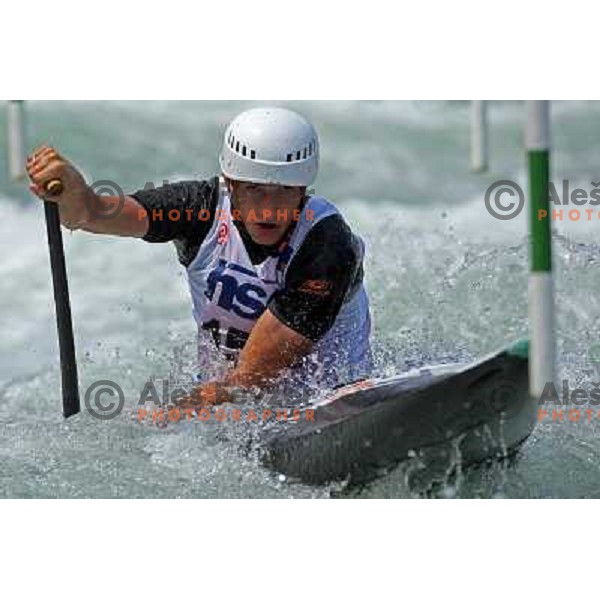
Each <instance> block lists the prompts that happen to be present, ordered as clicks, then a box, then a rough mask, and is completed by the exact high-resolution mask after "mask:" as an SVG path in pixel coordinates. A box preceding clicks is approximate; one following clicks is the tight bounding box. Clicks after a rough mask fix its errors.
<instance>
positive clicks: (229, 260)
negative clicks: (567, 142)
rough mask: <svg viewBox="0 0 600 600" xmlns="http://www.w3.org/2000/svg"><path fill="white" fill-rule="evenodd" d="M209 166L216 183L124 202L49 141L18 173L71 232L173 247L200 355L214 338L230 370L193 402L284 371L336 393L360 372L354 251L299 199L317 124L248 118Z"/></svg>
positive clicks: (276, 116) (362, 345)
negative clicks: (216, 171)
mask: <svg viewBox="0 0 600 600" xmlns="http://www.w3.org/2000/svg"><path fill="white" fill-rule="evenodd" d="M219 162H220V167H221V174H220V176H215V177H213V178H211V179H207V180H196V181H181V182H177V183H172V184H166V185H163V186H162V187H159V188H150V189H144V190H139V191H136V192H133V193H131V194H129V195H124V196H121V197H118V196H117V197H111V196H99V195H96V194H95V192H94V191H93V189H92V188H91V187H90V186H88V185H87V184H86V182H85V180H84V178H83V176H82V175H81V173H80V172H79V171H78V170H77V169H76V167H75V166H74V165H73V164H71V163H70V162H69V161H67V160H66V159H65V158H64V157H62V156H61V155H60V154H59V153H58V152H57V151H56V150H55V149H54V148H51V147H48V146H41V147H39V148H37V149H36V150H35V151H34V152H33V153H32V154H31V155H30V156H29V157H28V160H27V172H28V174H29V178H30V180H31V185H30V189H31V191H32V192H33V193H34V194H36V195H37V196H38V197H39V198H41V199H44V200H50V201H53V202H56V203H58V206H59V212H60V219H61V223H62V224H63V225H64V226H65V227H66V228H68V229H70V230H76V229H82V230H84V231H89V232H92V233H100V234H110V235H119V236H130V237H137V238H141V239H142V240H144V241H146V242H150V243H164V242H173V243H174V245H175V247H176V250H177V254H178V258H179V262H180V263H181V264H182V265H183V267H184V268H185V269H186V271H187V276H188V281H189V286H190V292H191V296H192V304H193V314H194V318H195V320H196V322H197V325H198V340H199V351H200V353H201V352H202V349H203V348H206V341H207V339H210V343H211V345H214V346H215V347H216V348H218V351H219V353H220V354H222V355H223V356H224V357H225V358H226V359H229V361H230V362H228V363H227V364H230V367H229V368H228V370H227V371H226V372H225V373H224V374H223V376H222V377H221V378H220V379H219V380H217V381H215V380H212V381H204V382H203V383H201V384H200V385H199V386H198V387H197V388H196V389H195V390H194V392H193V394H192V395H191V396H192V397H193V399H194V401H196V402H200V403H220V402H225V401H228V400H229V399H230V391H229V390H230V388H249V387H255V386H257V387H259V388H265V387H268V386H269V385H271V384H272V383H273V382H275V381H277V380H278V379H280V378H281V377H282V376H284V375H287V376H289V377H292V378H294V377H296V380H297V381H302V382H306V381H307V380H308V379H310V380H311V381H313V382H314V383H316V384H319V385H320V384H324V385H337V384H340V383H343V382H348V381H350V380H355V379H357V378H359V377H361V376H364V375H365V374H367V373H368V371H369V369H370V366H371V352H370V344H369V337H370V331H371V318H370V313H369V302H368V298H367V294H366V291H365V288H364V285H363V256H364V244H363V241H362V240H361V239H360V238H359V237H358V236H357V235H355V234H354V233H353V232H352V231H351V230H350V228H349V226H348V225H347V224H346V222H345V221H344V219H343V217H342V215H341V214H340V212H339V211H338V209H337V208H336V207H335V206H334V205H333V204H332V203H331V202H329V201H328V200H327V199H325V198H323V197H321V196H318V195H315V194H312V193H309V190H308V188H309V186H311V185H312V184H313V182H314V181H315V178H316V176H317V171H318V166H319V140H318V137H317V132H316V130H315V128H314V127H313V126H312V124H310V123H309V122H308V121H306V120H305V119H304V118H303V117H302V116H300V115H299V114H297V113H295V112H293V111H291V110H288V109H284V108H279V107H266V108H256V109H252V110H248V111H246V112H244V113H242V114H240V115H239V116H238V117H236V118H235V119H234V120H233V121H232V122H231V124H230V125H229V126H228V127H227V129H226V131H225V136H224V141H223V147H222V150H221V153H220V156H219ZM56 182H59V184H60V185H59V187H58V189H59V191H58V193H56V194H55V195H51V190H52V189H53V184H56ZM54 189H56V188H54ZM119 202H120V203H122V207H121V208H120V210H118V211H114V213H115V214H114V215H113V216H111V218H106V216H105V215H106V214H109V213H111V211H113V208H114V207H115V206H116V205H118V203H119ZM103 213H105V214H104V215H103ZM99 215H100V216H101V217H103V218H99ZM200 362H202V361H200Z"/></svg>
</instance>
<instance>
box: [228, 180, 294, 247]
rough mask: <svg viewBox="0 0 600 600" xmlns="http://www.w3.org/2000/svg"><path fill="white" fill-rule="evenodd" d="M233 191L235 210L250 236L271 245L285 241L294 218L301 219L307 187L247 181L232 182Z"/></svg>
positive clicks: (260, 242) (258, 241)
mask: <svg viewBox="0 0 600 600" xmlns="http://www.w3.org/2000/svg"><path fill="white" fill-rule="evenodd" d="M228 185H229V190H230V193H231V194H232V196H233V199H234V210H238V211H239V215H236V214H234V215H233V217H234V219H235V218H239V219H240V220H241V221H242V222H243V223H244V225H245V227H246V230H247V231H248V233H249V234H250V237H251V238H252V239H253V240H254V241H255V242H256V243H257V244H261V245H263V246H271V245H273V244H276V243H277V242H279V240H281V238H282V237H283V234H284V233H285V232H286V231H287V229H288V227H289V226H290V224H291V223H292V222H293V221H294V220H298V212H296V213H294V211H298V209H299V207H300V204H301V202H302V198H304V195H305V193H306V188H305V187H292V186H285V185H270V184H269V185H267V184H257V183H248V182H245V181H231V180H229V181H228Z"/></svg>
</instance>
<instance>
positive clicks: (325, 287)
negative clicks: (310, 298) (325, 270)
mask: <svg viewBox="0 0 600 600" xmlns="http://www.w3.org/2000/svg"><path fill="white" fill-rule="evenodd" d="M298 291H299V292H306V293H307V294H314V295H315V296H329V294H330V293H331V281H327V280H326V279H307V280H306V281H305V282H304V283H303V284H302V285H301V286H300V287H299V288H298Z"/></svg>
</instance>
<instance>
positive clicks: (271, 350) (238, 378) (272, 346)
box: [183, 310, 313, 404]
mask: <svg viewBox="0 0 600 600" xmlns="http://www.w3.org/2000/svg"><path fill="white" fill-rule="evenodd" d="M312 345H313V342H312V341H311V340H309V339H308V338H306V337H304V336H303V335H300V334H299V333H297V332H295V331H294V330H293V329H290V328H289V327H288V326H287V325H284V324H283V323H282V322H281V321H279V320H278V319H277V317H275V316H274V315H273V314H272V313H271V312H270V311H269V310H266V311H265V312H264V313H263V315H262V316H261V317H260V319H259V320H258V321H257V322H256V325H255V326H254V328H253V329H252V332H251V333H250V337H249V338H248V341H247V342H246V345H245V346H244V349H243V350H242V352H241V354H240V360H239V364H238V366H237V367H236V368H235V369H233V370H232V371H231V372H230V373H229V374H228V375H227V377H226V378H225V379H224V380H223V381H220V382H211V383H207V384H204V385H201V386H199V388H197V389H196V390H195V391H194V392H193V393H192V394H191V396H190V397H189V398H185V399H184V400H183V404H186V403H191V404H197V403H200V404H218V403H221V402H227V401H228V400H229V399H230V398H229V395H228V393H227V391H226V389H225V388H226V387H243V388H247V387H252V386H259V387H262V386H266V385H268V384H269V383H271V382H272V381H273V380H274V379H275V378H276V377H277V376H278V375H280V374H281V372H282V371H283V370H284V369H286V368H288V367H291V366H292V365H293V364H294V363H296V362H297V361H298V360H300V359H301V358H302V357H303V356H305V355H307V354H308V353H309V352H310V350H311V349H312Z"/></svg>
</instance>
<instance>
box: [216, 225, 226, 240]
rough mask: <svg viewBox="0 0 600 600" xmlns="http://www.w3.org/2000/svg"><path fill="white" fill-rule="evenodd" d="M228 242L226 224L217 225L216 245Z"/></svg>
mask: <svg viewBox="0 0 600 600" xmlns="http://www.w3.org/2000/svg"><path fill="white" fill-rule="evenodd" d="M228 240H229V226H228V225H227V223H221V224H220V225H219V231H217V244H226V243H227V241H228Z"/></svg>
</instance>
